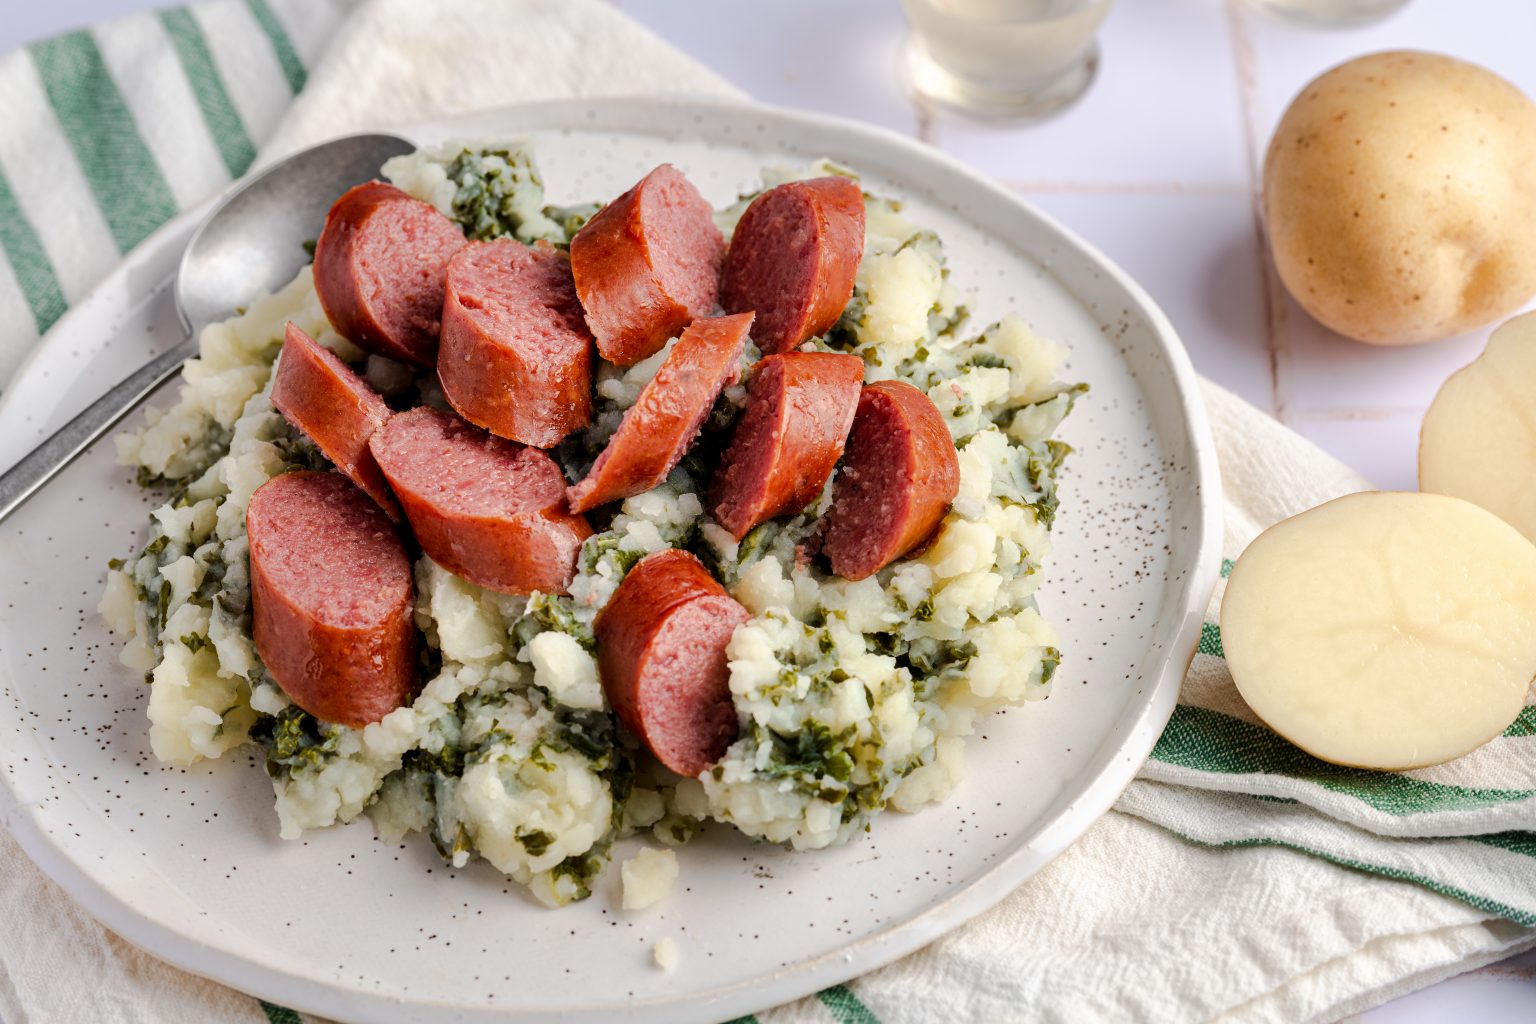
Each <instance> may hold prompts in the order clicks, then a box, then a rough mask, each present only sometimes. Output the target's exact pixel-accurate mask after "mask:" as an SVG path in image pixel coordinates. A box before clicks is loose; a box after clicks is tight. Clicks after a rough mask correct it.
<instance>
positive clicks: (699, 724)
mask: <svg viewBox="0 0 1536 1024" xmlns="http://www.w3.org/2000/svg"><path fill="white" fill-rule="evenodd" d="M749 618H751V616H750V615H749V614H748V612H747V610H746V609H745V608H743V607H742V606H741V605H739V604H737V603H736V601H735V600H734V599H733V598H732V597H731V596H730V595H729V594H727V593H726V592H725V590H724V588H722V587H721V586H720V584H719V583H716V582H715V578H714V577H713V576H711V575H710V574H709V570H707V569H705V568H704V566H703V565H702V564H700V562H699V560H698V559H697V558H695V557H693V556H692V555H690V554H688V553H687V552H686V551H679V550H678V549H676V548H669V549H668V550H666V551H658V552H656V553H655V554H650V555H646V556H645V557H644V558H642V559H641V560H640V561H639V562H637V563H636V564H635V567H634V568H633V569H631V570H630V571H629V575H627V576H625V577H624V581H623V582H622V583H620V584H619V588H618V590H616V591H614V593H613V597H612V598H611V599H609V601H608V604H607V605H606V606H604V608H603V610H602V611H601V612H599V613H598V616H597V622H596V623H595V625H594V627H593V628H594V630H595V632H596V634H597V667H598V674H599V675H600V676H601V677H602V682H603V692H604V693H605V694H607V695H608V703H609V704H610V705H611V706H612V707H613V710H614V712H615V713H616V714H617V715H618V716H619V721H620V722H622V723H623V724H624V728H626V729H628V730H629V731H630V733H632V734H633V735H634V736H635V737H636V738H637V739H639V740H640V741H641V742H642V743H644V744H645V745H646V747H647V748H648V749H649V750H650V751H651V753H652V754H654V755H656V760H658V761H660V762H661V763H662V764H663V765H665V766H666V767H667V768H670V769H671V770H672V771H674V772H677V774H679V775H687V776H690V777H692V776H696V775H698V774H699V773H700V772H702V771H704V769H706V768H708V767H709V766H710V765H712V764H714V763H715V762H716V761H718V760H720V758H721V756H722V755H723V754H724V753H725V750H726V748H727V747H729V746H730V745H731V743H732V741H733V740H735V739H736V732H737V720H736V707H735V705H734V704H733V703H732V702H731V690H730V684H729V680H730V668H729V666H728V665H727V664H726V657H725V647H726V645H727V644H729V643H730V642H731V634H732V633H734V632H735V631H736V627H737V626H738V625H740V624H741V623H743V622H745V621H747V619H749Z"/></svg>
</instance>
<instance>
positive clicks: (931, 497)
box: [822, 380, 960, 580]
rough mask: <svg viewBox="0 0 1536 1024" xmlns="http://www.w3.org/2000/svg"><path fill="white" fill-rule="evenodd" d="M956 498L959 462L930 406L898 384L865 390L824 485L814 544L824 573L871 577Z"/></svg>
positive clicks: (927, 530)
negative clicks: (821, 528) (828, 488)
mask: <svg viewBox="0 0 1536 1024" xmlns="http://www.w3.org/2000/svg"><path fill="white" fill-rule="evenodd" d="M959 491H960V457H959V455H958V454H957V453H956V451H955V444H954V442H953V441H951V440H950V437H949V428H948V427H946V426H945V425H944V417H943V416H941V415H940V414H939V410H938V409H937V408H936V407H935V406H934V404H933V402H932V401H930V400H929V398H928V396H927V395H925V394H923V393H922V392H921V391H919V390H918V389H917V388H915V387H913V386H912V385H911V384H908V383H906V382H905V381H899V380H883V381H878V382H876V383H874V384H870V385H869V386H867V387H866V388H865V389H864V390H863V392H862V393H861V394H860V395H859V408H858V412H856V413H855V414H854V417H853V432H852V433H850V434H849V435H848V448H847V452H846V454H845V455H844V458H843V468H842V470H841V471H839V473H838V475H837V480H836V481H834V482H833V484H832V508H831V510H830V511H829V512H828V513H827V530H826V534H825V537H824V540H823V544H822V550H823V551H824V552H825V553H826V555H827V557H828V558H829V559H830V560H831V562H832V571H833V572H835V573H837V574H838V575H839V576H841V577H843V578H844V579H848V580H862V579H864V578H865V577H866V576H872V575H874V574H875V573H877V572H879V571H880V570H881V569H883V568H884V567H885V566H887V565H889V564H891V563H892V562H894V561H895V560H896V559H898V558H900V557H901V556H902V555H904V554H906V553H907V552H908V551H911V550H912V549H913V548H915V547H917V546H918V545H919V544H921V543H922V542H923V541H924V540H926V539H927V538H928V536H929V535H930V534H931V533H933V531H934V528H935V527H937V526H938V525H939V520H941V519H943V518H944V513H945V511H946V510H947V509H948V508H949V503H950V502H952V501H954V500H955V495H956V494H958V493H959Z"/></svg>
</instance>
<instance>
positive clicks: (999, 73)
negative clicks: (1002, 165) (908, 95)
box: [901, 0, 1114, 120]
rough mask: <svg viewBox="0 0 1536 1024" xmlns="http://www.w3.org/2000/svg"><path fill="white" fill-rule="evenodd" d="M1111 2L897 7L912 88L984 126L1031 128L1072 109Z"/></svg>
mask: <svg viewBox="0 0 1536 1024" xmlns="http://www.w3.org/2000/svg"><path fill="white" fill-rule="evenodd" d="M1113 3H1114V0H901V5H902V7H903V8H904V9H905V10H906V13H907V21H908V22H909V23H910V24H911V26H912V31H911V33H910V37H909V38H908V41H907V63H908V70H909V73H910V75H911V79H912V86H913V88H914V89H916V90H917V91H918V92H919V93H920V94H922V95H924V96H926V97H928V98H929V99H931V100H934V101H935V102H938V103H941V104H943V105H945V106H947V107H952V108H955V109H958V110H961V111H963V112H965V113H968V114H973V115H977V116H980V117H985V118H1000V119H1014V120H1031V119H1038V118H1042V117H1046V116H1048V115H1050V114H1053V113H1055V112H1056V111H1058V110H1061V109H1062V108H1063V107H1065V106H1067V105H1069V104H1071V103H1072V102H1074V101H1075V100H1076V99H1077V98H1078V97H1080V96H1081V95H1082V94H1083V92H1084V91H1085V90H1086V89H1087V88H1088V85H1089V83H1090V82H1092V81H1093V76H1094V74H1095V72H1097V70H1098V66H1099V48H1098V43H1097V41H1096V36H1097V35H1098V31H1099V25H1100V23H1102V22H1103V21H1104V16H1105V15H1106V14H1108V13H1109V8H1110V6H1111V4H1113Z"/></svg>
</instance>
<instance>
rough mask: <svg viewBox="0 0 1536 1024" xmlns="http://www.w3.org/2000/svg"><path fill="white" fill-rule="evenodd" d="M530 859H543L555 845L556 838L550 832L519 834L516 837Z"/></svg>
mask: <svg viewBox="0 0 1536 1024" xmlns="http://www.w3.org/2000/svg"><path fill="white" fill-rule="evenodd" d="M514 838H515V839H516V840H517V842H518V844H519V845H520V846H522V848H523V849H525V850H527V851H528V856H530V857H542V856H543V855H544V852H545V851H546V850H548V849H549V847H550V845H551V844H553V843H554V841H555V837H554V836H552V835H550V834H549V833H548V832H519V833H517V834H516V836H515V837H514Z"/></svg>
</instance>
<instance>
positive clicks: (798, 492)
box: [710, 352, 864, 540]
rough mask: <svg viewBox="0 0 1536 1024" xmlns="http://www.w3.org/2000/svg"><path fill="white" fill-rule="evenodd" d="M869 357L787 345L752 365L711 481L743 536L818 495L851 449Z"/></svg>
mask: <svg viewBox="0 0 1536 1024" xmlns="http://www.w3.org/2000/svg"><path fill="white" fill-rule="evenodd" d="M863 383H864V360H862V359H860V358H859V357H858V356H850V355H840V354H838V353H834V352H781V353H780V354H778V355H775V356H769V357H768V358H766V359H764V360H763V361H761V362H760V363H758V364H757V366H756V367H754V368H753V370H752V378H751V380H750V381H748V382H747V406H746V409H745V410H744V411H743V412H742V414H741V419H739V420H737V421H736V429H735V432H734V433H733V434H732V435H731V443H730V445H729V446H728V447H727V448H726V450H725V456H724V457H723V458H722V460H721V462H720V468H719V469H718V470H716V471H715V476H714V479H713V480H712V481H711V483H710V514H712V515H713V516H714V517H715V521H716V522H718V523H719V524H720V525H721V526H723V527H725V528H726V529H727V530H729V531H731V535H732V536H734V537H735V538H736V539H737V540H740V539H741V538H742V537H745V536H746V535H747V531H748V530H750V529H752V527H754V526H756V525H757V524H758V523H762V522H766V521H767V520H769V519H772V518H774V517H775V516H782V515H793V514H794V513H796V512H799V511H800V510H801V509H803V508H805V507H806V506H807V505H809V504H810V503H811V502H813V501H815V500H816V497H817V495H819V494H820V493H821V489H822V488H823V487H824V486H826V483H827V478H828V477H830V476H831V475H832V468H833V467H834V466H836V465H837V460H838V459H839V458H841V457H842V454H843V442H844V441H845V440H847V437H848V430H849V428H850V427H852V426H853V413H854V410H855V409H857V408H858V404H859V386H860V385H861V384H863Z"/></svg>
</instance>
